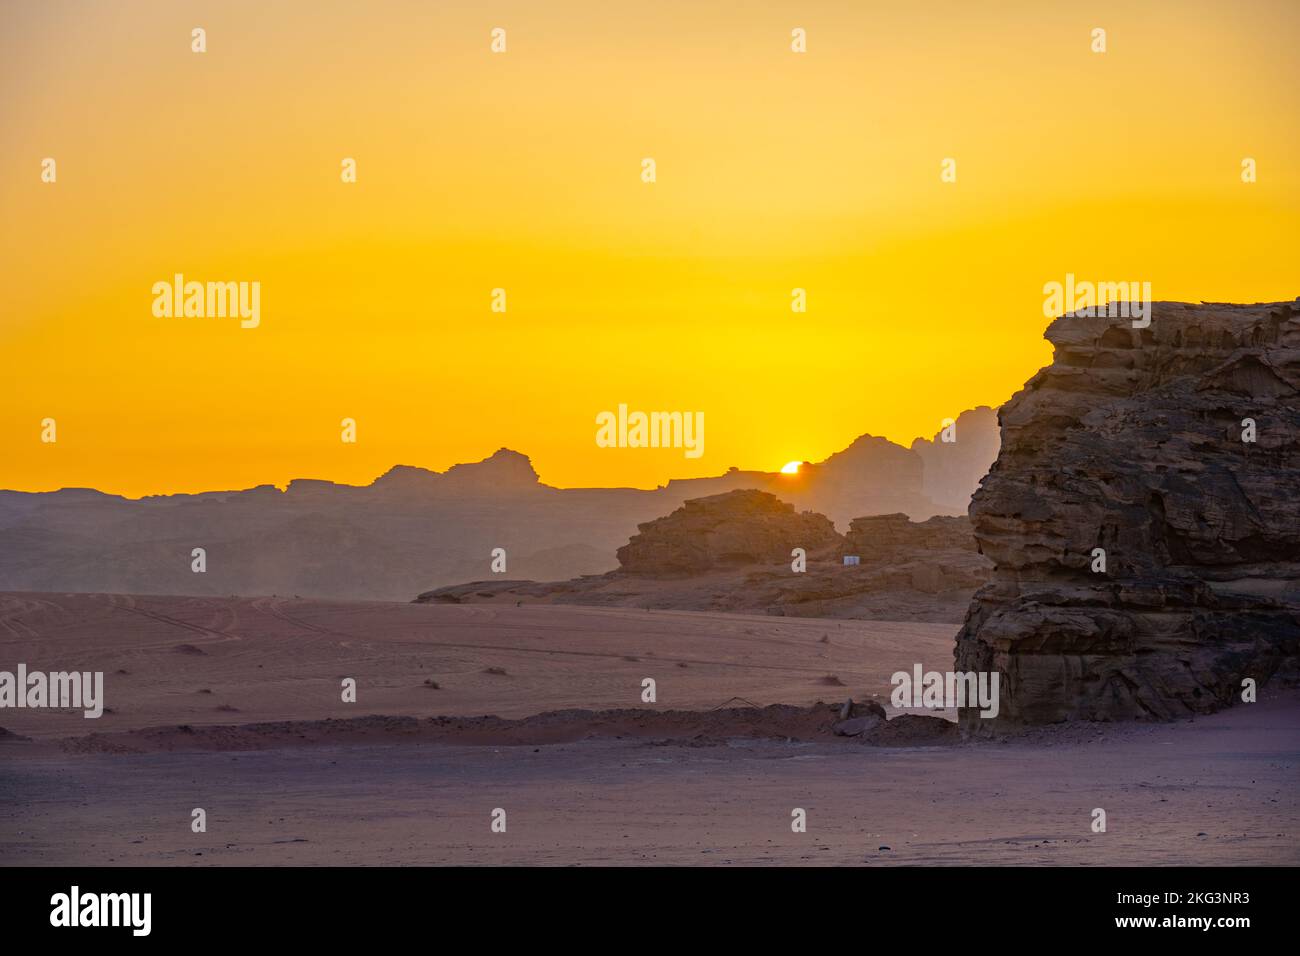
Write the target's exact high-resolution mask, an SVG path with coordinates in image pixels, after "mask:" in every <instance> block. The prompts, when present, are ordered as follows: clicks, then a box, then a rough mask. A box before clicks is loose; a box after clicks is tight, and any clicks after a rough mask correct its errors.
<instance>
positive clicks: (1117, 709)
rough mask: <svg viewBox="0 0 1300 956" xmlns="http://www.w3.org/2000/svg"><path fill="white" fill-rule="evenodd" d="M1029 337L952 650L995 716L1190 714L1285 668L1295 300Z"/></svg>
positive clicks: (1298, 487) (1296, 469) (1297, 330)
mask: <svg viewBox="0 0 1300 956" xmlns="http://www.w3.org/2000/svg"><path fill="white" fill-rule="evenodd" d="M1046 336H1047V338H1048V339H1049V340H1050V341H1051V342H1052V343H1053V345H1055V347H1056V354H1055V358H1054V360H1053V363H1052V364H1051V365H1050V366H1048V367H1047V368H1044V369H1043V370H1041V371H1040V372H1039V373H1038V374H1037V375H1035V376H1034V377H1033V378H1032V379H1030V381H1029V382H1028V383H1027V384H1026V385H1025V387H1024V389H1022V390H1021V391H1020V392H1019V393H1017V394H1016V395H1015V396H1014V397H1013V398H1012V399H1011V400H1010V401H1009V402H1008V403H1007V404H1006V405H1004V406H1003V407H1002V409H1001V414H1000V421H1001V426H1002V445H1001V452H1000V454H999V455H998V459H997V462H996V463H995V464H994V465H993V468H992V470H991V471H990V473H989V475H988V476H987V477H986V478H985V479H984V482H983V484H982V486H981V487H980V489H979V491H978V492H977V493H976V494H975V497H974V500H973V501H972V504H971V517H972V520H973V522H974V530H975V538H976V540H977V542H978V544H979V548H980V550H981V552H982V553H983V554H985V555H987V556H988V557H989V558H991V559H992V560H993V562H994V565H995V571H994V578H993V581H992V582H991V583H990V584H989V585H988V586H987V587H985V588H984V589H982V590H981V591H980V592H979V593H978V594H977V595H976V597H975V599H974V601H973V602H972V604H971V607H970V610H969V612H968V615H967V618H966V622H965V624H964V626H963V628H962V630H961V632H960V634H959V635H958V638H957V649H956V661H957V669H958V670H984V671H992V670H996V671H999V672H1000V673H1001V675H1002V677H1001V698H1002V699H1001V707H1000V715H999V717H998V718H997V719H996V723H997V724H999V725H1006V724H1023V723H1039V722H1047V721H1059V720H1069V719H1092V720H1096V719H1111V718H1140V717H1151V718H1171V717H1176V716H1179V715H1185V714H1190V713H1196V712H1207V711H1212V710H1215V709H1217V708H1219V707H1222V706H1225V705H1227V704H1230V703H1232V702H1234V701H1238V700H1240V699H1241V693H1242V682H1243V680H1244V679H1246V678H1253V679H1254V680H1255V681H1257V682H1258V683H1259V684H1263V683H1264V682H1265V681H1266V680H1267V679H1268V678H1269V677H1270V676H1271V675H1273V674H1274V673H1275V672H1276V671H1277V670H1278V669H1279V668H1283V667H1285V668H1287V669H1288V670H1289V669H1290V668H1292V667H1294V665H1295V661H1296V656H1297V652H1298V651H1300V305H1296V304H1292V303H1276V304H1262V305H1251V306H1238V305H1220V304H1205V305H1185V304H1180V303H1172V302H1161V303H1154V305H1153V313H1152V316H1151V322H1150V326H1149V327H1148V328H1144V329H1136V328H1133V327H1132V324H1131V322H1130V320H1128V319H1120V318H1105V317H1076V316H1070V315H1067V316H1063V317H1061V318H1058V319H1056V320H1055V321H1054V322H1053V323H1052V324H1051V326H1050V327H1049V328H1048V330H1047V332H1046ZM1247 419H1250V420H1251V421H1252V422H1253V423H1254V428H1255V435H1254V438H1255V440H1254V441H1253V442H1252V441H1243V433H1245V434H1246V435H1247V437H1250V436H1249V432H1248V431H1247V429H1248V427H1249V423H1246V424H1243V423H1244V422H1245V420H1247ZM1096 549H1101V550H1102V551H1104V556H1105V570H1104V572H1103V571H1094V570H1093V567H1094V563H1095V562H1096V561H1097V556H1098V555H1099V554H1100V552H1099V551H1097V550H1096ZM961 720H962V724H963V727H965V728H966V729H967V730H974V731H981V730H988V729H991V728H990V726H989V724H990V723H991V721H987V720H981V719H980V718H979V717H978V714H977V712H975V711H973V710H967V711H964V712H963V713H962V716H961Z"/></svg>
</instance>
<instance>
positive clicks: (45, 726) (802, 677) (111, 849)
mask: <svg viewBox="0 0 1300 956" xmlns="http://www.w3.org/2000/svg"><path fill="white" fill-rule="evenodd" d="M952 640H953V628H952V627H951V626H949V625H918V624H904V623H897V624H895V623H889V622H879V621H860V622H855V621H823V620H817V619H790V618H768V617H757V616H745V615H729V614H712V613H699V612H671V611H649V612H647V611H636V610H630V609H612V608H580V607H567V606H542V607H527V606H525V607H517V608H516V607H500V606H481V605H480V606H439V605H412V604H386V603H379V602H366V603H349V602H326V601H297V600H292V599H283V598H247V599H245V598H234V599H215V598H193V599H186V598H176V597H143V596H123V595H68V596H63V595H51V594H10V595H5V596H3V597H2V598H0V647H3V655H2V656H0V668H12V667H13V666H14V664H16V663H17V662H18V661H23V662H25V663H26V664H27V665H28V667H29V668H32V669H47V670H56V669H69V668H76V669H79V670H102V671H104V672H105V681H106V696H107V707H108V708H109V709H110V710H111V712H109V713H106V714H105V716H104V717H102V718H101V719H99V720H93V721H92V720H87V719H85V718H84V717H82V716H81V714H80V713H79V712H77V713H72V712H58V711H48V710H45V711H39V710H38V711H33V710H4V711H0V726H3V727H4V728H5V729H6V730H7V731H9V732H10V733H11V734H13V735H19V736H21V737H23V738H27V739H25V740H20V739H15V737H12V736H10V737H6V738H4V739H3V742H0V863H3V864H106V865H117V864H177V863H185V864H199V865H207V864H273V863H300V864H356V863H362V864H383V863H405V864H420V863H424V864H435V863H464V864H486V863H523V864H565V865H572V864H578V865H581V864H588V865H590V864H634V863H645V862H652V863H664V864H686V863H708V864H769V863H805V864H808V863H816V864H861V863H871V864H877V863H878V864H899V863H904V864H906V863H913V864H915V863H953V864H955V863H1048V864H1071V865H1074V864H1211V863H1224V864H1261V863H1262V864H1296V863H1300V787H1297V783H1300V733H1298V731H1300V695H1297V694H1296V692H1295V691H1294V690H1290V691H1284V690H1282V689H1281V688H1276V689H1275V688H1267V687H1266V688H1265V689H1264V692H1263V694H1262V696H1261V702H1260V703H1258V704H1254V705H1243V706H1238V707H1235V708H1233V709H1231V710H1228V711H1225V712H1222V713H1220V714H1216V715H1211V716H1205V717H1199V718H1197V719H1196V720H1195V721H1188V720H1185V721H1177V722H1173V723H1165V724H1080V725H1071V726H1069V727H1051V728H1040V729H1038V730H1035V731H1033V732H1031V733H1027V734H1023V735H1019V736H1015V737H1011V738H1006V739H1002V740H995V741H979V742H965V743H963V742H959V741H951V742H946V743H942V744H937V745H918V746H901V747H900V746H896V747H881V746H870V745H866V744H864V743H862V742H861V741H859V740H855V739H850V738H839V737H834V736H832V735H830V734H829V733H827V732H824V728H825V726H826V725H827V720H826V719H825V717H824V715H823V712H828V711H829V709H830V708H821V709H820V710H818V709H817V708H810V707H809V706H808V705H812V704H814V703H815V702H817V701H819V700H820V701H827V702H831V701H838V700H843V699H844V698H845V697H846V696H853V697H855V698H857V699H861V698H863V697H866V696H870V695H871V694H873V693H875V694H878V695H880V697H881V698H882V703H887V694H888V687H889V685H888V679H889V675H890V674H891V673H892V672H893V671H895V670H899V669H906V668H910V667H911V665H912V664H914V663H921V664H922V665H923V666H925V667H927V668H930V667H933V668H936V669H946V668H947V667H949V666H950V662H951V655H952ZM681 664H684V665H686V666H684V667H683V666H679V665H681ZM489 669H496V670H498V671H500V670H504V673H491V672H489ZM120 672H125V673H120ZM647 676H649V677H654V678H655V679H656V681H657V684H658V701H657V702H656V703H655V704H645V703H642V702H641V680H642V678H644V677H647ZM832 676H833V677H834V680H833V681H832V680H830V678H831V677H832ZM343 677H354V678H355V679H356V680H357V682H358V702H357V703H356V704H344V703H343V702H342V701H341V699H340V687H339V682H340V680H341V679H342V678H343ZM426 680H432V681H435V682H436V683H437V684H438V685H439V688H438V689H433V688H432V687H430V686H428V685H426V684H425V681H426ZM733 698H740V700H739V701H736V700H733ZM727 703H730V704H731V705H733V706H736V705H739V706H745V705H748V704H753V705H756V706H758V707H764V706H767V705H774V704H786V705H798V706H791V707H788V708H784V709H782V708H771V709H769V710H768V711H762V712H760V711H755V710H753V709H750V710H741V711H732V710H728V709H726V708H722V709H720V710H714V708H718V707H719V705H723V704H727ZM574 709H581V712H577V713H575V712H573V711H574ZM593 711H597V712H605V713H591V712H593ZM548 712H552V713H550V714H549V715H548V716H542V717H538V716H537V715H546V714H547V713H548ZM553 712H560V713H553ZM683 712H692V713H689V714H683ZM484 714H495V715H499V716H500V717H501V718H503V721H501V722H492V721H484V720H480V719H476V717H477V715H484ZM764 714H767V715H774V716H763V715H764ZM439 715H443V716H446V717H449V718H455V719H449V720H443V721H436V720H430V719H429V718H433V717H437V716H439ZM756 715H757V716H756ZM525 718H527V719H526V720H525ZM506 720H519V721H522V723H518V724H507V723H505V721H506ZM195 807H202V808H204V809H205V810H206V812H207V815H208V827H207V832H205V833H193V832H192V831H191V829H190V821H191V811H192V810H193V808H195ZM1097 807H1100V808H1103V809H1105V810H1106V812H1107V817H1108V827H1107V832H1105V833H1094V832H1092V829H1091V823H1092V811H1093V809H1094V808H1097ZM497 808H501V809H503V810H505V811H506V814H507V828H506V832H504V833H494V832H492V830H491V827H490V823H491V814H492V812H493V810H495V809H497ZM795 808H802V809H804V810H805V811H806V812H807V820H808V828H807V832H806V833H795V832H792V831H791V826H790V823H791V812H792V810H794V809H795Z"/></svg>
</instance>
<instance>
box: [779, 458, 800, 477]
mask: <svg viewBox="0 0 1300 956" xmlns="http://www.w3.org/2000/svg"><path fill="white" fill-rule="evenodd" d="M802 464H803V462H801V461H787V462H786V463H785V464H784V465H782V466H781V474H783V475H797V474H799V466H800V465H802Z"/></svg>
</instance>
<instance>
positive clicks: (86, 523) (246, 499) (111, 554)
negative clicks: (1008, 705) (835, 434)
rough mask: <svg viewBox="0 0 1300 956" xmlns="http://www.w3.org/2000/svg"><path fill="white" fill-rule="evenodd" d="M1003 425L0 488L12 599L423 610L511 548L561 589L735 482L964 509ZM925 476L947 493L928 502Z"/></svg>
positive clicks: (828, 497)
mask: <svg viewBox="0 0 1300 956" xmlns="http://www.w3.org/2000/svg"><path fill="white" fill-rule="evenodd" d="M984 412H988V413H990V414H988V415H985V414H983V413H984ZM990 418H995V416H992V414H991V410H990V409H976V410H975V411H973V412H965V413H963V414H962V415H961V416H960V417H959V418H958V419H957V436H958V440H957V442H955V443H940V442H938V441H937V440H936V442H934V443H931V444H932V446H933V447H930V446H927V447H926V448H925V449H924V452H922V451H918V450H915V449H909V448H905V447H903V446H901V445H897V444H894V443H893V442H890V441H887V440H885V439H883V438H876V437H873V436H870V435H864V436H862V437H861V438H858V439H857V440H855V441H854V442H853V443H852V444H850V445H849V447H848V448H846V449H844V450H843V451H840V452H837V453H835V454H834V455H831V456H830V457H829V458H827V459H826V460H825V461H822V462H818V463H809V464H805V465H804V466H803V468H802V469H801V471H800V473H799V474H798V475H786V474H781V473H779V472H762V471H741V470H740V469H737V468H732V469H730V470H728V471H727V472H726V473H724V474H722V475H718V476H715V477H710V478H687V479H674V480H672V481H669V482H668V483H667V484H666V485H663V486H661V487H659V488H655V489H651V490H642V489H635V488H555V487H552V486H550V485H546V484H543V483H542V481H541V479H540V477H539V476H538V474H537V472H536V471H535V470H534V468H533V466H532V462H531V461H530V460H529V458H528V457H527V456H526V455H523V454H521V453H519V452H517V451H512V450H510V449H507V448H502V449H499V450H498V451H496V452H494V453H493V454H492V455H490V456H488V457H487V458H485V459H483V460H482V461H479V462H471V463H466V464H458V465H453V466H452V467H450V468H448V469H447V470H446V471H444V472H437V471H431V470H429V469H425V468H418V467H414V466H410V465H395V466H394V467H392V468H390V469H389V470H388V471H386V472H385V473H384V474H382V475H380V476H379V477H378V478H376V479H375V480H374V481H373V482H371V483H370V484H369V485H345V484H337V483H335V482H332V481H325V480H320V479H311V478H299V479H295V480H293V481H291V482H290V483H289V485H288V486H287V487H286V488H285V489H284V490H283V491H281V490H279V489H278V488H276V487H275V486H274V485H267V484H264V485H257V486H255V487H253V488H248V489H244V490H238V491H212V492H203V493H198V494H177V495H153V496H148V497H144V498H140V499H129V498H125V497H122V496H120V495H109V494H104V493H102V492H98V491H94V490H93V489H86V488H65V489H61V490H59V491H52V492H18V491H0V590H9V591H80V592H87V591H89V592H97V591H107V592H120V593H150V594H195V595H206V594H297V595H301V596H303V597H336V598H340V599H375V600H410V596H411V595H412V594H415V593H418V592H420V591H423V590H427V589H428V588H429V587H431V586H435V587H436V586H438V585H441V584H453V583H457V582H460V581H466V580H475V579H479V578H484V577H487V576H489V574H490V570H489V564H490V560H491V552H492V550H493V549H494V548H504V549H505V550H506V553H507V571H508V576H509V577H526V578H531V579H534V580H562V579H567V578H572V577H577V576H579V575H582V574H596V573H602V572H605V571H608V570H611V569H612V568H614V567H615V566H616V564H617V562H616V560H615V551H616V550H617V549H618V548H619V547H621V546H622V545H624V544H625V543H626V542H627V540H628V539H629V537H631V536H632V535H633V534H635V533H636V529H637V525H638V524H640V523H642V522H645V521H649V520H652V519H654V518H658V517H661V516H663V515H667V514H668V513H670V512H671V511H673V510H674V509H675V508H677V507H680V506H681V505H682V503H683V502H685V501H686V500H687V499H690V498H702V497H706V496H709V495H714V494H721V493H724V492H728V491H733V490H738V489H756V490H759V491H767V492H770V493H772V494H775V495H777V496H778V497H779V498H781V499H782V500H783V501H787V502H790V503H791V504H793V505H794V506H795V507H796V508H797V509H799V510H807V511H815V512H818V513H820V514H824V515H826V516H827V517H829V518H831V520H832V521H834V522H835V523H836V524H837V525H839V526H841V527H842V528H847V525H848V522H849V521H851V520H852V519H853V518H857V517H861V516H864V515H873V514H889V513H896V512H899V513H904V514H907V515H909V516H911V517H913V518H916V519H924V518H928V517H930V516H931V515H935V514H960V513H964V512H965V505H966V501H960V502H959V501H957V500H956V498H957V497H960V492H957V493H954V491H953V489H954V488H956V489H960V488H961V487H962V486H963V483H964V486H965V487H966V489H967V490H966V491H965V499H966V500H967V501H968V500H969V496H970V494H971V493H972V492H973V491H974V490H975V488H976V486H977V485H978V482H979V479H980V477H982V475H983V474H984V471H985V470H986V469H987V466H988V464H989V463H990V462H991V461H992V459H993V457H994V456H996V453H997V449H996V421H993V424H992V430H993V436H994V438H993V443H994V447H993V450H992V454H991V455H989V456H988V461H986V462H982V464H981V461H980V460H979V459H980V456H978V455H976V456H973V457H972V455H970V454H969V453H967V452H966V450H965V448H964V446H963V443H966V442H969V443H970V444H971V445H972V446H977V447H981V448H983V447H986V446H987V438H988V436H987V435H986V434H984V433H983V432H984V431H985V430H986V428H987V427H988V420H989V419H990ZM936 439H937V436H936ZM939 474H941V475H942V477H941V478H936V477H935V476H936V475H939ZM927 476H929V477H928V478H927ZM927 481H929V482H930V483H931V485H933V486H934V487H935V488H938V489H940V491H941V494H938V495H936V496H934V497H932V496H931V495H930V494H927V492H926V488H927ZM194 548H203V549H204V550H205V552H206V555H205V558H206V565H207V570H206V571H205V572H203V573H195V572H193V571H192V570H191V560H192V558H191V552H192V550H193V549H194Z"/></svg>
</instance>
